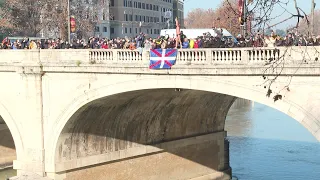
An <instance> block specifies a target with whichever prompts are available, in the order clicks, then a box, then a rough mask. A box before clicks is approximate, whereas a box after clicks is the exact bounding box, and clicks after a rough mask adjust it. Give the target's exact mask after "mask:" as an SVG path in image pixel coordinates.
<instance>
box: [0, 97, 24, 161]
mask: <svg viewBox="0 0 320 180" xmlns="http://www.w3.org/2000/svg"><path fill="white" fill-rule="evenodd" d="M0 118H1V119H2V120H3V122H4V123H5V124H6V126H7V127H8V129H9V131H10V134H11V136H12V138H13V143H14V148H15V151H16V158H17V159H19V158H20V156H21V155H22V152H23V143H22V138H21V134H20V132H19V130H18V127H17V124H16V122H15V121H14V119H13V118H12V116H11V114H10V113H9V112H8V110H7V109H6V108H5V106H4V105H3V104H2V103H1V102H0ZM10 148H13V147H12V145H10Z"/></svg>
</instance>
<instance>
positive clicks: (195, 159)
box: [48, 131, 231, 180]
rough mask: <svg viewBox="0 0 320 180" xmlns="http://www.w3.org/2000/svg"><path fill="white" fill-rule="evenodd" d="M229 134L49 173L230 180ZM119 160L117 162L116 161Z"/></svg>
mask: <svg viewBox="0 0 320 180" xmlns="http://www.w3.org/2000/svg"><path fill="white" fill-rule="evenodd" d="M225 137H226V132H224V131H222V132H216V133H211V134H206V135H201V136H194V137H189V138H185V139H179V140H174V141H169V142H163V143H159V144H153V145H137V146H136V147H132V148H128V149H124V150H121V151H118V152H114V153H109V154H104V155H98V156H95V157H90V158H83V159H78V160H74V161H69V162H64V163H59V164H57V166H56V168H57V169H68V167H69V168H70V167H71V166H72V164H79V163H86V162H85V161H103V160H108V159H109V160H110V161H109V162H105V163H103V164H97V165H93V166H88V167H84V168H79V169H73V170H68V171H64V172H58V173H49V174H48V176H49V177H51V178H54V179H55V180H62V179H65V180H77V179H92V178H93V177H94V179H96V180H105V179H106V178H107V179H109V180H122V179H132V180H135V179H136V180H140V179H142V178H143V179H159V180H160V179H172V180H174V179H194V180H202V179H203V180H204V179H206V180H207V179H230V174H231V168H230V166H229V148H228V145H227V143H226V142H225V141H227V140H225ZM113 159H116V160H113Z"/></svg>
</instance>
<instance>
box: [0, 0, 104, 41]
mask: <svg viewBox="0 0 320 180" xmlns="http://www.w3.org/2000/svg"><path fill="white" fill-rule="evenodd" d="M70 2H71V5H70V15H72V16H74V17H75V19H76V29H77V31H76V33H77V34H78V36H79V35H80V36H81V37H84V38H86V37H89V36H92V35H94V30H95V29H94V28H95V26H96V24H97V23H100V22H101V21H107V20H109V0H93V1H89V3H83V1H82V0H76V1H70ZM0 17H3V18H2V19H0V20H1V21H5V22H10V25H11V27H12V34H18V35H23V36H37V35H39V33H41V32H43V31H44V32H46V34H51V36H55V37H61V38H63V39H66V37H67V32H68V29H67V27H68V7H67V1H60V0H41V1H40V0H5V2H4V4H3V6H2V7H0Z"/></svg>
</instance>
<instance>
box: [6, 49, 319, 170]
mask: <svg viewBox="0 0 320 180" xmlns="http://www.w3.org/2000/svg"><path fill="white" fill-rule="evenodd" d="M288 49H289V51H286V50H288ZM318 49H319V47H315V48H314V47H308V48H301V47H284V48H280V49H265V48H262V49H252V48H248V49H247V48H242V49H233V50H232V51H233V52H232V51H231V50H227V49H206V50H201V49H199V50H196V51H198V52H196V51H194V50H182V51H183V52H182V51H181V52H179V55H178V56H177V63H176V65H175V66H174V67H173V68H172V69H171V70H150V69H149V68H148V59H147V58H146V57H147V54H146V53H144V56H143V57H141V56H139V55H138V53H137V52H136V51H131V50H128V51H126V50H120V52H119V51H116V50H110V51H108V52H104V51H100V50H99V51H96V50H61V51H60V50H59V51H58V50H44V51H42V50H28V51H24V50H22V51H1V52H0V53H1V55H0V64H1V66H0V83H1V88H0V115H1V117H2V119H3V120H4V121H2V120H1V124H3V122H5V123H6V125H7V126H8V128H9V129H10V132H11V134H12V137H13V140H14V144H15V148H16V154H17V160H15V161H14V163H13V165H14V168H15V169H17V170H18V174H19V173H21V172H35V173H37V174H40V175H43V174H48V175H52V174H55V173H56V172H60V171H63V168H60V169H59V168H58V166H57V165H59V167H60V165H61V164H68V163H69V165H70V166H68V168H67V169H72V168H75V167H83V166H87V165H88V164H97V163H103V162H109V161H110V160H112V159H117V158H118V159H119V158H120V159H121V158H123V157H128V156H135V155H137V154H140V155H141V154H143V153H144V152H149V151H157V149H153V148H150V145H151V147H152V145H155V144H158V143H162V142H167V141H172V140H176V139H180V138H182V139H185V138H189V137H190V136H197V135H201V134H202V133H211V132H216V131H222V130H223V129H224V127H223V125H224V115H225V114H226V111H227V108H226V107H227V105H226V104H228V103H227V101H224V100H221V99H223V97H225V98H232V97H240V98H244V99H249V100H253V101H256V102H258V103H262V104H265V105H267V106H270V107H273V108H275V109H277V110H279V111H281V112H283V113H285V114H287V115H289V116H291V117H292V118H294V119H295V120H296V121H298V122H299V123H301V124H302V125H303V126H304V127H305V128H307V129H308V130H309V131H310V132H311V133H312V134H313V135H314V136H315V137H316V138H317V139H320V119H319V117H320V111H319V110H318V109H319V108H318V107H319V106H320V77H319V71H320V63H319V61H316V60H315V57H317V56H318V53H317V52H316V50H318ZM306 50H307V52H306ZM257 52H259V53H257ZM270 52H271V53H270ZM285 52H289V54H285V56H283V58H284V59H283V62H284V67H279V68H276V69H269V70H266V67H265V60H268V58H270V55H271V56H274V55H276V56H281V55H282V54H283V53H285ZM274 53H276V54H274ZM188 54H189V55H190V56H189V55H188ZM199 54H202V55H201V56H199ZM258 54H259V55H258ZM306 54H308V55H306ZM238 55H239V56H238ZM260 55H261V57H260ZM268 56H269V57H268ZM2 57H7V58H2ZM271 58H274V57H271ZM305 58H307V59H305ZM79 59H80V60H81V64H78V65H77V64H76V62H79ZM306 62H307V63H306ZM279 72H281V74H280V76H279V77H278V78H277V80H276V81H275V82H274V83H273V84H272V90H273V93H272V94H271V97H266V92H267V89H266V88H265V87H267V85H266V84H265V79H264V78H263V77H262V75H269V77H272V76H274V75H278V74H277V73H279ZM291 76H292V78H290V77H291ZM288 85H289V88H287V86H288ZM175 88H181V89H189V90H190V91H189V90H187V91H186V92H183V91H182V92H181V93H180V94H179V95H177V96H175V95H174V94H173V93H175V92H169V93H167V92H166V93H164V91H163V92H159V91H160V90H164V89H175ZM151 90H152V91H154V92H157V93H159V94H158V95H154V94H153V93H152V92H151ZM191 90H194V91H191ZM143 91H144V92H145V93H146V94H139V92H140V93H141V92H143ZM193 92H197V93H193ZM184 93H185V94H184ZM278 94H281V95H282V100H279V101H276V102H275V101H274V100H273V98H272V97H274V96H275V95H278ZM110 102H112V103H110ZM142 102H144V104H142ZM155 102H158V103H155ZM224 102H226V104H224ZM208 107H209V108H208ZM210 107H213V109H210ZM162 110H163V111H162ZM116 112H118V113H116ZM77 117H78V119H79V118H80V119H83V120H80V121H77V120H76V119H77ZM92 117H95V118H92ZM77 122H78V123H79V124H77ZM145 144H147V145H148V146H146V145H145ZM147 147H148V148H147ZM143 148H145V149H143ZM147 150H148V151H147ZM137 152H138V153H137ZM108 153H110V154H112V153H113V154H112V157H108V156H107V155H108ZM100 155H106V156H105V157H104V158H101V159H99V158H100V157H102V156H100ZM110 156H111V155H110ZM82 160H83V161H82ZM87 160H88V161H89V162H87ZM81 161H82V162H81ZM73 162H76V163H73Z"/></svg>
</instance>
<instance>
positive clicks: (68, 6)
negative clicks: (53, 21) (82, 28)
mask: <svg viewBox="0 0 320 180" xmlns="http://www.w3.org/2000/svg"><path fill="white" fill-rule="evenodd" d="M67 12H68V42H69V43H71V39H70V0H68V5H67Z"/></svg>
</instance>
